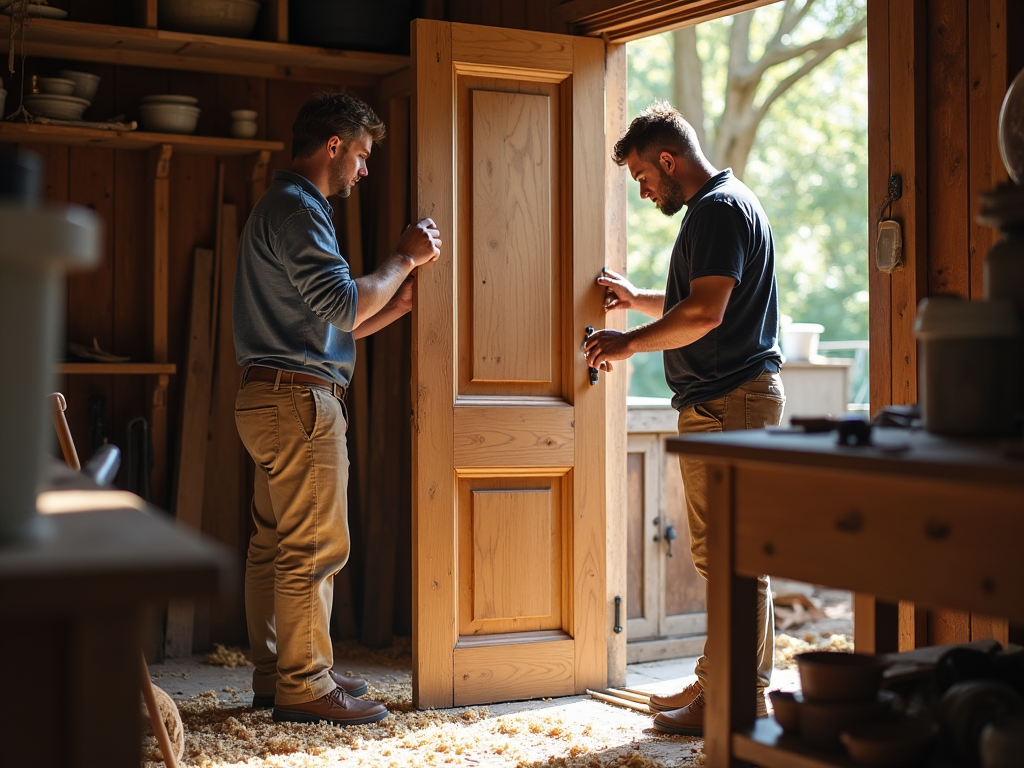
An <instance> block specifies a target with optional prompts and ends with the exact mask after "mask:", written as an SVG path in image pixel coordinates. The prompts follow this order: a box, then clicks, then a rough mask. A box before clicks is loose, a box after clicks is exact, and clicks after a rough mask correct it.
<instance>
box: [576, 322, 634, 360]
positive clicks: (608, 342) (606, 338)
mask: <svg viewBox="0 0 1024 768" xmlns="http://www.w3.org/2000/svg"><path fill="white" fill-rule="evenodd" d="M629 341H630V337H629V335H628V333H622V332H621V331H613V330H610V329H608V328H606V329H605V330H603V331H596V332H595V333H593V334H592V335H591V336H590V338H588V339H587V340H586V341H584V342H583V351H584V353H585V354H586V356H587V365H589V366H590V367H591V368H597V369H599V370H602V371H611V370H613V367H612V361H613V360H626V359H627V358H630V357H632V356H633V352H632V351H631V350H630V349H629Z"/></svg>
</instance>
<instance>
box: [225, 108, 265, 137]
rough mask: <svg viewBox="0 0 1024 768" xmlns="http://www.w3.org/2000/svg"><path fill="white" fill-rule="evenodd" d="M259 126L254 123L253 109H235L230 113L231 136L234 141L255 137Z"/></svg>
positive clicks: (254, 111)
mask: <svg viewBox="0 0 1024 768" xmlns="http://www.w3.org/2000/svg"><path fill="white" fill-rule="evenodd" d="M258 131H259V126H258V125H257V123H256V110H255V109H235V110H232V112H231V135H232V136H234V137H235V138H236V139H251V138H253V137H255V136H256V134H257V132H258Z"/></svg>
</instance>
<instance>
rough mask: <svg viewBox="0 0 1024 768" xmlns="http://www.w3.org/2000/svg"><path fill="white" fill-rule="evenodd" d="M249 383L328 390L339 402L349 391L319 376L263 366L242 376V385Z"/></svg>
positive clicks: (248, 369)
mask: <svg viewBox="0 0 1024 768" xmlns="http://www.w3.org/2000/svg"><path fill="white" fill-rule="evenodd" d="M278 377H280V379H278ZM247 381H269V382H270V383H271V384H281V385H285V386H293V385H296V384H298V385H301V386H304V387H316V388H317V389H326V390H327V391H328V392H330V393H331V394H332V395H334V396H335V397H336V398H338V399H339V400H344V399H345V393H346V391H347V389H348V388H347V387H343V386H341V384H335V383H334V382H333V381H329V380H328V379H322V378H320V377H319V376H312V375H310V374H308V373H291V372H290V371H279V370H278V369H277V368H265V367H264V366H262V365H250V366H249V367H248V368H246V369H245V373H244V374H243V375H242V385H243V386H244V385H245V383H246V382H247Z"/></svg>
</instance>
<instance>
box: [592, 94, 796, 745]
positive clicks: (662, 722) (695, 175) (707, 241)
mask: <svg viewBox="0 0 1024 768" xmlns="http://www.w3.org/2000/svg"><path fill="white" fill-rule="evenodd" d="M612 159H614V160H615V162H616V163H617V164H618V165H625V166H626V167H627V168H628V169H629V172H630V174H631V175H632V176H633V178H634V179H636V181H637V182H638V183H639V184H640V196H641V197H642V198H649V199H650V200H651V201H652V202H653V203H654V204H655V205H656V206H658V208H659V209H660V210H661V212H662V213H664V214H665V215H666V216H672V215H674V214H675V213H677V212H678V211H680V210H681V209H682V208H683V206H686V208H687V211H686V215H685V216H684V217H683V221H682V224H681V225H680V227H679V235H678V236H677V237H676V242H675V246H674V247H673V249H672V258H671V262H670V264H669V275H668V283H667V285H666V289H665V290H664V291H652V290H642V289H638V288H636V287H635V286H634V285H633V284H632V283H630V282H629V281H628V280H627V279H626V278H624V277H622V276H621V275H618V274H615V273H614V272H610V271H606V272H605V274H604V275H602V276H601V277H599V278H598V280H597V282H598V284H599V285H601V286H604V288H605V309H606V310H612V309H634V310H637V311H639V312H643V313H644V314H645V315H647V316H649V317H652V318H654V320H653V321H652V322H650V323H647V324H646V325H642V326H639V327H637V328H632V329H630V330H628V331H626V332H625V333H620V332H618V331H613V330H603V331H598V332H597V333H595V334H593V335H592V336H591V337H590V338H589V339H588V340H587V341H586V343H585V349H586V354H587V363H588V365H591V366H593V367H595V368H603V369H604V370H611V369H612V365H611V364H612V363H613V362H614V361H616V360H625V359H627V358H629V357H631V356H632V355H634V354H636V353H637V352H654V351H659V350H663V351H664V355H665V378H666V380H667V381H668V385H669V387H670V388H671V389H672V392H673V397H672V406H673V407H674V408H675V409H676V410H677V411H679V432H680V434H683V433H688V432H721V431H724V430H733V429H761V428H763V427H766V426H777V425H778V424H779V423H780V422H781V420H782V410H783V406H784V405H785V402H786V398H785V394H784V391H783V387H782V380H781V378H780V376H779V368H780V367H781V365H782V355H781V353H780V351H779V347H778V344H777V335H778V324H779V309H778V291H777V287H776V283H775V243H774V240H773V238H772V230H771V226H770V225H769V224H768V217H767V216H766V215H765V212H764V209H763V208H762V207H761V204H760V202H758V199H757V197H756V196H755V195H754V193H753V192H751V191H750V189H748V188H747V187H746V185H744V184H743V182H741V181H740V180H739V179H737V178H736V177H735V176H734V175H733V173H732V170H731V169H728V168H726V169H725V170H723V171H718V170H716V169H715V168H714V167H713V166H712V165H711V163H709V162H708V160H707V158H705V157H704V153H703V152H702V151H701V148H700V145H699V143H698V141H697V137H696V134H695V133H694V130H693V127H692V126H691V125H690V124H689V123H687V122H686V120H684V119H683V117H682V115H680V114H679V112H677V111H676V110H675V109H674V108H672V107H671V106H670V105H669V104H668V103H666V102H663V101H658V102H655V103H654V104H652V105H651V106H650V107H648V108H647V109H645V110H644V111H643V112H641V113H640V115H639V116H637V118H636V119H634V120H633V122H632V123H631V124H630V126H629V130H628V131H627V132H626V135H625V136H623V137H622V138H621V139H619V141H618V143H616V145H615V149H614V153H613V155H612ZM679 464H680V468H681V471H682V475H683V490H684V493H685V495H686V510H687V519H688V523H689V528H690V552H691V555H692V556H693V564H694V567H696V569H697V572H698V573H700V575H701V576H703V577H704V578H705V579H707V578H708V571H707V477H706V469H705V465H704V462H703V461H700V460H698V459H693V458H689V457H682V458H680V462H679ZM757 631H758V659H757V714H758V716H764V715H766V714H767V706H766V704H765V700H764V698H765V697H764V694H765V691H766V689H767V687H768V684H769V682H770V680H771V673H772V667H773V661H774V650H775V648H774V646H775V621H774V615H773V607H772V599H771V589H770V585H769V583H768V577H767V576H764V577H762V578H760V579H758V600H757ZM707 653H708V648H705V655H704V656H702V657H701V658H700V659H699V660H698V662H697V669H696V672H697V680H696V681H694V682H693V683H692V684H691V685H689V686H687V687H686V688H685V689H684V690H683V691H681V692H680V693H677V694H674V695H671V696H657V695H655V696H652V697H651V701H650V706H651V708H652V709H656V710H658V711H659V714H658V715H657V717H655V719H654V726H655V728H657V729H658V730H661V731H665V732H667V733H679V734H685V735H698V736H699V735H703V728H704V710H705V707H706V700H705V693H704V691H705V688H706V686H707V684H708V676H707ZM711 684H712V688H711V694H710V695H712V696H713V695H714V688H713V685H714V681H711Z"/></svg>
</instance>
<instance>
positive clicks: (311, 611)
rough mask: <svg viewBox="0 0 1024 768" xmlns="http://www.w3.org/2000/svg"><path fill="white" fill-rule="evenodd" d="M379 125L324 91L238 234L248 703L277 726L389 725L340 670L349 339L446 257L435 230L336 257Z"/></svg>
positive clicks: (380, 322) (392, 310) (397, 308)
mask: <svg viewBox="0 0 1024 768" xmlns="http://www.w3.org/2000/svg"><path fill="white" fill-rule="evenodd" d="M383 138H384V124H383V123H382V122H381V121H380V119H379V118H378V117H377V115H375V114H374V112H373V110H371V109H370V107H368V106H367V105H366V104H364V103H363V102H361V101H359V100H358V99H356V98H353V97H352V96H349V95H348V94H343V93H319V94H316V95H314V96H312V97H311V98H310V99H309V100H308V101H307V102H306V103H305V104H304V105H303V106H302V108H301V109H300V111H299V113H298V116H297V117H296V119H295V123H294V125H293V126H292V161H291V164H290V165H289V167H288V170H278V171H275V172H274V178H273V183H272V184H271V185H270V187H269V188H268V189H267V191H266V193H265V194H264V195H263V196H262V197H261V198H260V200H259V202H257V204H256V206H255V207H254V208H253V211H252V214H251V215H250V216H249V219H248V221H247V222H246V224H245V228H244V229H243V231H242V235H241V239H240V242H239V247H238V267H237V271H236V274H235V286H234V303H233V308H232V319H233V323H234V339H235V352H236V355H237V359H238V363H239V365H242V366H245V373H244V374H243V376H242V385H241V388H240V389H239V391H238V395H237V398H236V400H235V423H236V425H237V427H238V434H239V435H240V437H241V438H242V442H243V444H244V445H245V447H246V449H247V450H248V451H249V454H250V455H251V456H252V458H253V461H255V463H256V479H255V486H254V493H253V501H252V516H253V521H254V523H255V531H254V533H253V534H252V537H251V538H250V541H249V550H248V555H247V557H246V569H245V608H246V620H247V624H248V630H249V642H250V645H251V648H252V656H253V659H252V660H253V664H254V666H255V670H254V672H253V682H252V688H253V706H257V707H259V706H263V707H270V706H272V707H274V713H273V717H274V720H278V721H291V722H320V721H327V722H330V723H333V724H335V725H356V724H362V723H372V722H376V721H377V720H380V719H382V718H384V717H387V714H388V712H387V709H385V707H384V705H383V704H381V703H379V702H376V701H364V700H361V699H359V698H357V697H358V696H361V695H363V694H364V693H366V682H365V681H364V680H362V679H360V678H353V677H345V676H343V675H340V674H338V673H336V672H335V671H334V670H333V665H334V655H333V650H332V647H331V637H330V631H329V628H330V619H331V607H332V603H333V591H334V575H335V574H336V573H337V572H338V571H340V570H341V569H342V567H343V566H344V565H345V562H346V561H347V560H348V555H349V534H348V508H347V500H346V496H347V487H348V467H349V461H348V447H347V443H346V440H345V431H346V429H347V428H348V418H347V413H346V411H345V404H344V396H345V391H346V389H347V388H348V385H349V382H350V381H351V380H352V371H353V368H354V366H355V362H356V360H355V340H356V339H358V338H362V337H363V336H367V335H369V334H371V333H374V332H375V331H377V330H380V329H381V328H383V327H384V326H386V325H388V324H389V323H391V322H392V321H394V320H396V319H397V318H399V317H401V316H402V315H403V314H405V313H406V312H408V311H409V310H410V309H411V308H412V280H413V270H415V269H416V268H417V267H419V266H422V265H423V264H426V263H429V262H431V261H434V260H435V259H437V257H438V256H439V254H440V250H439V249H440V246H441V240H440V238H439V233H438V230H437V228H436V226H435V224H434V222H433V221H432V220H431V219H423V220H421V221H420V222H419V223H417V224H416V225H414V226H410V227H408V228H407V229H406V230H405V231H404V232H403V233H402V234H401V236H400V237H399V238H398V243H397V245H396V246H395V250H394V252H393V253H392V254H391V256H390V257H389V258H388V259H387V260H386V261H385V262H384V263H383V264H382V265H381V266H380V267H378V268H377V269H376V270H375V271H374V272H372V273H370V274H368V275H365V276H363V277H359V278H353V277H352V275H351V274H350V272H349V266H348V264H347V263H346V261H345V259H344V258H342V256H341V254H340V253H339V250H338V242H337V238H336V236H335V232H334V224H333V222H332V220H331V213H332V208H331V205H330V204H329V203H328V202H327V198H328V197H330V196H331V195H338V196H340V197H348V195H349V193H350V191H351V189H352V187H353V186H354V185H355V184H356V183H357V182H358V181H359V180H360V179H361V178H362V177H364V176H366V175H367V168H366V160H367V158H368V157H369V156H370V151H371V149H372V148H373V144H374V143H377V142H380V141H381V140H382V139H383Z"/></svg>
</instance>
